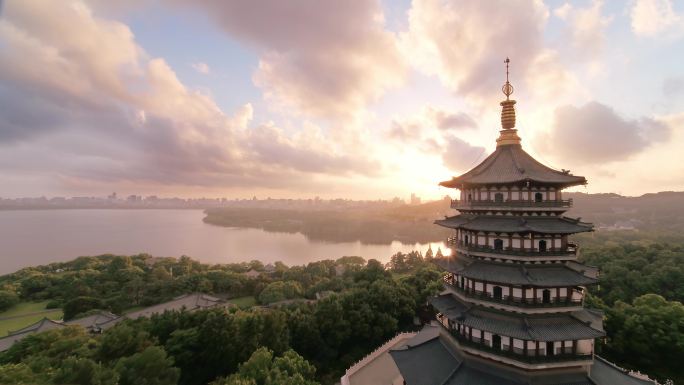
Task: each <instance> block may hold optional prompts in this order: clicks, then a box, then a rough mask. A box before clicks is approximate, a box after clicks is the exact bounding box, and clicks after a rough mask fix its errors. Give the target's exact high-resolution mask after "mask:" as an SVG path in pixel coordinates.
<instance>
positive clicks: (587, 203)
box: [563, 191, 684, 232]
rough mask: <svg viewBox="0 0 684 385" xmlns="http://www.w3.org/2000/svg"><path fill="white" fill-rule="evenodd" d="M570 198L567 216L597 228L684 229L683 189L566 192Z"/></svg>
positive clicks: (565, 195) (678, 230)
mask: <svg viewBox="0 0 684 385" xmlns="http://www.w3.org/2000/svg"><path fill="white" fill-rule="evenodd" d="M563 196H564V197H565V198H572V199H573V203H574V205H573V208H572V210H570V211H569V212H568V215H569V216H574V217H581V218H582V219H583V220H587V221H589V222H593V223H594V224H595V225H596V228H597V229H599V230H643V231H659V232H661V231H662V232H682V231H684V192H681V191H680V192H674V191H664V192H659V193H649V194H644V195H641V196H638V197H626V196H622V195H618V194H584V193H565V194H563Z"/></svg>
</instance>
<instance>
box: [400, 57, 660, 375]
mask: <svg viewBox="0 0 684 385" xmlns="http://www.w3.org/2000/svg"><path fill="white" fill-rule="evenodd" d="M509 62H510V61H509V60H508V59H506V61H505V63H506V83H505V84H504V85H503V87H502V91H503V93H504V94H505V95H506V99H505V100H504V101H502V102H501V107H502V112H501V126H502V129H501V130H500V131H499V132H500V134H499V137H498V139H497V140H496V150H495V151H494V152H493V153H492V154H491V155H489V156H488V157H487V158H486V159H485V160H484V161H482V162H481V163H480V164H479V165H477V166H475V167H474V168H473V169H472V170H470V171H468V172H466V173H465V174H462V175H460V176H457V177H454V178H452V179H451V180H449V181H445V182H442V183H440V185H442V186H444V187H448V188H453V189H457V190H459V192H460V197H459V199H456V200H452V201H451V208H453V209H455V210H458V212H459V214H458V215H455V216H452V217H446V218H444V219H441V220H437V221H436V222H435V223H436V224H438V225H440V226H443V227H446V228H449V229H453V236H451V237H449V238H448V240H447V244H448V246H449V247H450V249H451V255H450V256H449V257H446V258H443V259H439V260H436V261H435V263H437V264H438V265H439V266H440V267H441V268H442V269H443V270H445V272H446V274H445V276H444V291H443V292H442V293H441V294H439V295H438V296H436V297H433V298H431V299H430V303H431V305H432V306H433V308H434V309H435V312H436V321H437V322H434V323H433V324H432V325H430V326H426V327H425V328H424V329H423V330H422V331H420V332H418V333H417V334H416V336H415V337H413V338H412V339H410V340H408V341H407V342H406V343H403V344H398V345H396V346H394V347H393V348H391V349H390V350H389V354H390V355H391V356H392V358H393V361H394V363H395V364H396V366H397V368H398V371H399V372H400V374H401V378H402V380H403V383H404V384H405V385H433V384H434V385H436V384H568V385H569V384H573V385H578V384H606V385H608V384H653V383H654V382H653V381H652V380H650V379H648V378H647V377H644V376H639V375H637V374H634V373H629V372H627V371H625V370H623V369H620V368H619V367H617V366H615V365H613V364H611V363H609V362H607V361H605V360H603V359H602V358H600V357H598V356H595V355H594V341H595V340H596V339H597V338H601V337H604V336H605V332H604V330H603V314H602V313H601V312H600V311H596V310H592V309H586V308H584V306H583V305H584V299H585V293H586V291H585V290H586V287H587V286H590V285H595V284H597V283H598V270H597V269H596V268H594V267H591V266H586V265H584V264H582V263H580V262H579V261H578V254H579V246H577V245H576V244H575V243H573V242H571V240H570V239H569V237H570V236H572V235H573V234H576V233H582V232H588V231H593V225H592V224H590V223H585V222H582V221H581V220H580V219H578V218H577V219H575V218H569V217H566V216H564V213H565V212H566V211H567V210H568V209H570V208H571V207H572V200H571V199H563V194H562V191H563V190H564V189H566V188H568V187H572V186H581V185H585V184H586V183H587V180H586V179H585V178H584V177H582V176H577V175H573V174H572V173H570V172H569V171H567V170H560V171H558V170H555V169H552V168H550V167H547V166H545V165H543V164H541V163H540V162H538V161H537V160H535V159H534V158H533V157H532V156H530V155H529V154H528V153H527V152H525V151H524V150H523V148H522V145H521V139H520V137H519V136H518V133H517V130H516V128H515V123H516V122H515V108H514V106H515V103H516V101H515V100H512V99H511V98H510V96H511V94H512V93H513V86H512V85H511V84H510V82H509V80H508V63H509Z"/></svg>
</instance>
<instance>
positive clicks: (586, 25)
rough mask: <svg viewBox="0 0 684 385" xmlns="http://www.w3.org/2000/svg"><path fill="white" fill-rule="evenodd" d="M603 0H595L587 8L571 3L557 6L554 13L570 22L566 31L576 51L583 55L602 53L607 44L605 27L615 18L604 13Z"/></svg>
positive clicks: (589, 55)
mask: <svg viewBox="0 0 684 385" xmlns="http://www.w3.org/2000/svg"><path fill="white" fill-rule="evenodd" d="M602 8H603V1H601V0H594V1H593V2H592V3H591V5H589V6H588V7H586V8H577V7H574V6H572V5H571V4H569V3H565V4H563V5H562V6H560V7H558V8H556V9H555V10H554V11H553V13H554V15H556V16H557V17H558V18H559V19H561V20H565V21H566V22H567V23H568V29H567V31H566V32H565V35H566V36H567V39H564V40H569V41H571V42H572V46H573V48H574V52H575V53H576V54H579V55H581V56H585V57H591V56H595V55H596V54H598V53H600V52H601V51H602V49H603V46H604V44H605V34H604V30H605V28H606V27H607V26H608V25H609V24H610V23H611V21H612V20H613V18H612V16H603V15H602Z"/></svg>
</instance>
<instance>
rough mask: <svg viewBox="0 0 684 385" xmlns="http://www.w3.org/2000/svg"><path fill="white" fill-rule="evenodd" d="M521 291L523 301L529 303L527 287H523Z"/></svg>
mask: <svg viewBox="0 0 684 385" xmlns="http://www.w3.org/2000/svg"><path fill="white" fill-rule="evenodd" d="M520 289H521V290H522V301H523V302H527V287H526V286H525V285H523V286H521V287H520Z"/></svg>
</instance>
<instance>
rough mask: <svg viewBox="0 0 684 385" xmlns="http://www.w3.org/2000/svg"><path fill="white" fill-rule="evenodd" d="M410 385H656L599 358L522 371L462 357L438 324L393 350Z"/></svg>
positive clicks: (427, 327) (393, 357)
mask: <svg viewBox="0 0 684 385" xmlns="http://www.w3.org/2000/svg"><path fill="white" fill-rule="evenodd" d="M390 354H391V356H392V359H393V360H394V362H395V364H396V365H397V368H398V369H399V372H400V373H401V375H402V377H403V378H404V381H406V383H407V384H410V385H471V384H479V385H550V384H553V385H654V384H655V382H654V381H651V380H646V379H642V378H637V377H634V376H631V375H629V373H628V372H627V371H626V370H624V369H621V368H619V367H617V366H615V365H614V364H611V363H610V362H608V361H606V360H604V359H602V358H601V357H598V356H597V357H596V359H595V360H594V361H593V362H592V363H591V365H590V366H589V369H588V371H583V370H577V369H568V370H556V371H550V372H542V371H539V372H529V371H525V372H522V371H519V370H515V369H513V368H510V367H506V366H503V365H491V364H489V363H486V362H483V361H482V360H480V359H477V358H475V357H472V356H468V355H466V354H463V353H462V352H461V351H459V350H458V349H457V347H456V346H455V344H454V343H453V341H452V340H451V339H450V338H449V337H448V336H446V335H445V334H444V333H443V329H442V328H441V326H438V325H428V326H425V328H423V330H421V331H420V332H419V333H418V334H417V335H416V336H415V337H413V338H412V339H410V340H408V341H406V343H405V344H403V345H401V346H398V347H396V348H394V349H392V350H391V351H390Z"/></svg>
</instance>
